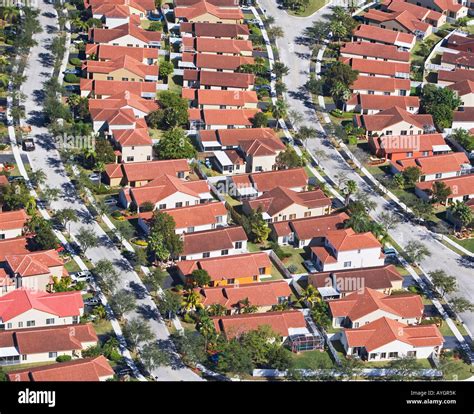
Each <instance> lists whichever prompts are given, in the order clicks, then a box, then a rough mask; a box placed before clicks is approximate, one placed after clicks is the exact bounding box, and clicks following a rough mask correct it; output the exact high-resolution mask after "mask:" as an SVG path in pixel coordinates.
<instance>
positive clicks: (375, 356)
mask: <svg viewBox="0 0 474 414" xmlns="http://www.w3.org/2000/svg"><path fill="white" fill-rule="evenodd" d="M375 358H377V354H376V353H375V352H372V353H371V354H369V359H375Z"/></svg>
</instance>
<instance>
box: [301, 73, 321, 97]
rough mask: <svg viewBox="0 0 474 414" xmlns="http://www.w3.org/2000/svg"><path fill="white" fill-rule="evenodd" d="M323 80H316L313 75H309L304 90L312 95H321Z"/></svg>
mask: <svg viewBox="0 0 474 414" xmlns="http://www.w3.org/2000/svg"><path fill="white" fill-rule="evenodd" d="M323 86H324V80H322V79H317V78H316V76H314V74H311V75H309V80H308V81H307V82H306V83H305V85H304V87H305V89H306V90H307V91H308V92H309V93H311V94H313V95H322V94H323Z"/></svg>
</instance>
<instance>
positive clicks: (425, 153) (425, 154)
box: [421, 151, 429, 157]
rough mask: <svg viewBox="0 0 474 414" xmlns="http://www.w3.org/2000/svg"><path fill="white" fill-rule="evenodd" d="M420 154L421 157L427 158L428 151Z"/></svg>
mask: <svg viewBox="0 0 474 414" xmlns="http://www.w3.org/2000/svg"><path fill="white" fill-rule="evenodd" d="M421 154H422V155H423V157H427V156H428V155H429V151H423V152H422V153H421Z"/></svg>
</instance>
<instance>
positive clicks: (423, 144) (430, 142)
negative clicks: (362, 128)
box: [369, 134, 451, 162]
mask: <svg viewBox="0 0 474 414" xmlns="http://www.w3.org/2000/svg"><path fill="white" fill-rule="evenodd" d="M369 148H370V151H371V152H372V154H374V155H376V156H377V157H379V158H385V160H391V161H392V162H396V161H398V160H401V159H405V158H420V157H429V156H432V155H439V154H447V153H449V152H451V148H450V147H449V145H447V144H446V141H445V140H444V137H443V135H442V134H422V135H385V136H382V137H379V136H371V137H369Z"/></svg>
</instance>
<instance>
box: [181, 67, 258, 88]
mask: <svg viewBox="0 0 474 414" xmlns="http://www.w3.org/2000/svg"><path fill="white" fill-rule="evenodd" d="M187 72H189V71H188V70H187V69H185V70H184V76H185V77H186V73H187ZM191 72H192V71H191ZM199 83H200V84H201V86H227V87H235V88H245V89H247V88H248V87H249V86H251V85H253V84H254V83H255V75H253V74H251V73H237V72H235V73H230V72H213V71H209V70H204V71H201V72H199Z"/></svg>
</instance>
